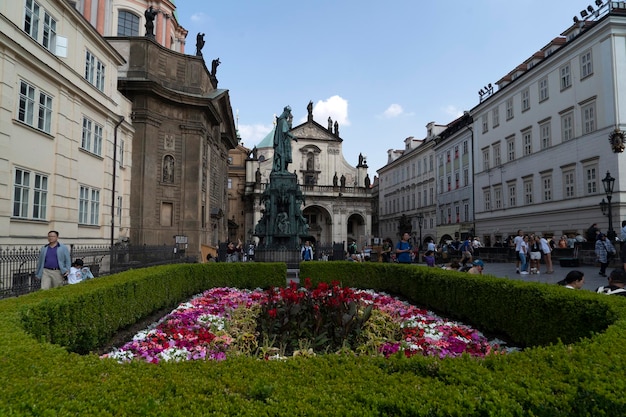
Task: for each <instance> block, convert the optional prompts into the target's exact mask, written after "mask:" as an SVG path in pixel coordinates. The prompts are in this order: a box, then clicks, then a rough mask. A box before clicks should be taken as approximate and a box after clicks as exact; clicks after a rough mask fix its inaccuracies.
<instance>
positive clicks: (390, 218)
mask: <svg viewBox="0 0 626 417" xmlns="http://www.w3.org/2000/svg"><path fill="white" fill-rule="evenodd" d="M445 128H446V126H442V125H437V124H435V123H433V122H431V123H429V124H428V125H427V126H426V129H427V133H426V137H425V138H424V139H415V138H414V137H412V136H410V137H408V138H406V139H405V140H404V149H401V150H396V149H389V150H388V151H387V154H388V155H387V165H385V166H384V167H382V168H380V169H379V170H378V177H379V179H378V199H379V201H378V210H379V213H378V215H379V217H378V220H379V230H378V233H379V235H380V237H381V238H383V239H384V238H390V239H391V240H392V241H393V242H394V244H395V243H397V242H398V240H400V238H401V236H402V233H404V232H409V233H411V235H412V239H413V240H414V242H417V241H419V240H420V224H419V222H420V220H419V219H420V216H421V219H422V220H421V221H422V227H421V241H422V243H423V242H424V241H425V240H426V239H427V238H433V239H435V240H436V239H437V224H436V219H437V202H436V196H435V192H436V190H435V186H436V184H435V181H436V167H435V150H434V146H435V138H436V137H437V135H438V134H439V133H440V132H442V131H443V130H444V129H445ZM403 216H404V218H406V220H407V221H408V223H410V227H406V226H405V227H403V230H400V222H401V219H402V218H403Z"/></svg>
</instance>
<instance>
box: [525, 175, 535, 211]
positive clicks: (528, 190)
mask: <svg viewBox="0 0 626 417" xmlns="http://www.w3.org/2000/svg"><path fill="white" fill-rule="evenodd" d="M532 203H533V180H532V179H527V180H524V204H526V205H529V204H532Z"/></svg>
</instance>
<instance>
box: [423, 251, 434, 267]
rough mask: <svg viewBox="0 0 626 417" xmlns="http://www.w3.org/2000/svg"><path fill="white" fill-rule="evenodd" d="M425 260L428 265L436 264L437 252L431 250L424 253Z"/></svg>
mask: <svg viewBox="0 0 626 417" xmlns="http://www.w3.org/2000/svg"><path fill="white" fill-rule="evenodd" d="M424 261H425V262H426V266H435V252H433V251H431V250H429V251H426V253H425V254H424Z"/></svg>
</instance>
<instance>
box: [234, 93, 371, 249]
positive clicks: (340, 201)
mask: <svg viewBox="0 0 626 417" xmlns="http://www.w3.org/2000/svg"><path fill="white" fill-rule="evenodd" d="M307 109H308V116H307V120H306V121H305V122H304V123H302V124H300V125H298V126H295V127H293V128H292V129H291V130H290V132H291V134H293V135H294V136H295V137H296V138H297V139H298V141H297V142H292V144H291V147H292V159H293V162H292V163H290V164H289V167H288V168H289V170H290V171H294V173H295V174H296V175H297V177H298V183H299V184H300V188H301V190H302V193H303V195H304V197H305V200H306V201H305V204H304V207H303V209H302V213H303V216H304V217H305V218H306V220H307V222H308V224H309V233H310V235H311V237H312V238H313V239H314V240H315V241H316V242H318V243H321V244H331V243H333V242H337V243H341V242H348V241H350V240H355V241H356V242H357V246H358V249H359V250H361V249H363V247H364V246H365V245H370V244H371V239H372V238H373V233H372V192H371V180H370V178H369V175H368V173H367V168H368V166H367V160H366V157H365V156H364V155H361V156H360V157H359V161H358V163H357V166H356V167H355V166H353V165H351V164H350V163H348V161H346V159H345V158H344V156H343V139H342V138H341V137H340V135H339V125H338V124H337V122H335V123H334V124H333V122H332V120H330V118H329V120H328V127H324V126H322V125H320V124H319V123H317V122H316V121H315V120H313V111H312V103H311V104H309V107H308V108H307ZM273 137H274V130H273V129H272V131H271V132H270V133H269V134H268V135H267V136H266V137H265V139H263V140H262V141H261V142H260V143H259V144H258V145H257V146H256V149H254V150H253V157H252V158H250V159H249V160H248V161H247V165H246V178H247V180H246V182H247V186H246V198H247V201H248V205H247V208H246V215H247V219H246V224H247V226H246V227H247V229H248V235H249V236H250V237H251V236H252V231H253V230H254V228H255V225H256V224H257V223H258V221H259V220H260V219H261V215H262V212H261V210H263V209H264V207H263V205H262V204H261V202H260V197H261V194H262V193H263V190H264V189H265V187H266V186H267V183H268V181H269V178H270V173H271V171H272V160H273V159H272V158H273V155H274V147H273Z"/></svg>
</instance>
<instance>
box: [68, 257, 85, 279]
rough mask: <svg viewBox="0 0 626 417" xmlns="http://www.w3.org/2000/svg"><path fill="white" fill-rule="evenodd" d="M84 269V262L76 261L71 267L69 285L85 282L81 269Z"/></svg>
mask: <svg viewBox="0 0 626 417" xmlns="http://www.w3.org/2000/svg"><path fill="white" fill-rule="evenodd" d="M82 267H83V260H82V259H76V260H75V261H74V262H73V263H72V266H71V267H70V273H69V274H68V275H67V282H68V284H78V283H79V282H81V281H82V280H83V271H81V268H82Z"/></svg>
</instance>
